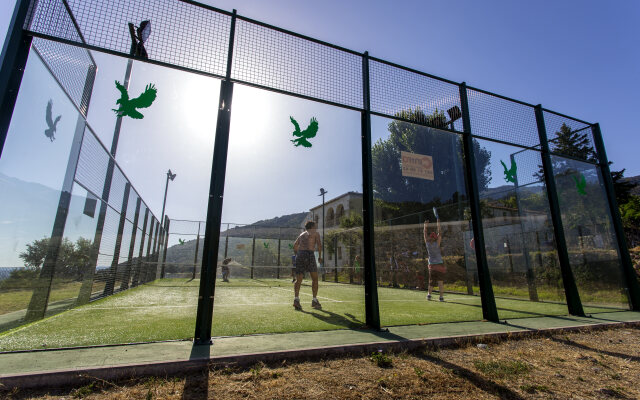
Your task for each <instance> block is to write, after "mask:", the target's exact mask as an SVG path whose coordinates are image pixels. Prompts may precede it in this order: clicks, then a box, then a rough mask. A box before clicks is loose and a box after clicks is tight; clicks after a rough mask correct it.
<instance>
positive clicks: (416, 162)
mask: <svg viewBox="0 0 640 400" xmlns="http://www.w3.org/2000/svg"><path fill="white" fill-rule="evenodd" d="M400 153H401V154H400V157H401V158H402V176H409V177H412V178H420V179H428V180H430V181H432V180H433V179H434V178H433V159H432V158H431V156H425V155H423V154H416V153H409V152H406V151H402V152H400Z"/></svg>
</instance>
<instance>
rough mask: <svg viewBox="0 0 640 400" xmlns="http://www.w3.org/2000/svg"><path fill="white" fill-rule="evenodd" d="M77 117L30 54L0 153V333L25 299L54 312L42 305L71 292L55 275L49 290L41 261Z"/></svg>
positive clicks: (15, 320) (20, 312) (12, 323)
mask: <svg viewBox="0 0 640 400" xmlns="http://www.w3.org/2000/svg"><path fill="white" fill-rule="evenodd" d="M79 115H80V114H79V113H78V111H77V110H76V108H75V107H74V106H73V104H72V103H71V101H70V100H69V98H68V97H67V96H66V95H65V94H64V92H63V91H62V89H61V88H60V87H59V86H58V84H57V83H56V82H55V80H54V79H53V77H52V76H51V75H50V74H49V73H48V71H47V70H46V68H45V66H44V65H43V63H42V61H41V59H40V57H39V56H38V55H37V54H36V53H35V52H32V54H31V55H30V57H29V59H28V62H27V65H26V68H25V72H24V76H23V78H22V84H21V87H20V92H19V93H18V97H17V101H16V105H15V108H14V112H13V116H12V118H11V124H10V126H9V131H8V134H7V137H6V141H5V143H4V148H3V151H2V158H0V204H2V207H0V221H1V222H0V332H3V331H6V330H8V329H10V328H13V327H16V326H18V325H20V324H22V323H24V318H25V315H26V313H27V309H28V308H29V306H30V304H31V308H32V309H33V311H34V312H35V313H36V314H38V315H39V316H43V315H44V313H46V315H51V314H52V313H55V312H58V311H59V309H58V308H52V309H47V308H46V304H47V303H48V302H61V301H65V300H66V297H67V294H69V293H70V292H72V291H73V290H74V289H73V288H71V287H70V286H73V285H72V284H71V285H68V284H67V283H63V282H62V281H60V279H58V278H59V275H58V277H56V278H54V279H53V281H52V282H53V283H54V287H55V290H54V291H55V292H54V293H50V292H49V288H50V286H49V280H50V279H49V277H48V276H44V275H45V274H46V273H45V274H43V272H42V267H43V263H44V258H45V254H46V251H47V249H48V246H49V244H50V238H51V235H52V230H53V222H54V220H55V217H56V212H57V210H58V204H59V201H60V195H61V190H62V185H63V180H64V176H65V172H66V170H67V162H68V160H69V153H70V150H71V144H72V140H73V137H74V133H75V130H76V123H77V121H78V117H79ZM48 120H50V121H49V122H51V125H49V124H48V123H47V121H48ZM68 247H69V246H67V248H68ZM54 274H55V269H54ZM34 288H39V289H41V290H39V291H37V293H38V295H37V297H38V298H37V299H35V300H37V301H34V302H33V303H32V300H33V293H34ZM47 296H48V301H47ZM34 307H35V309H34ZM4 348H5V345H4V344H3V343H2V342H1V341H0V349H4Z"/></svg>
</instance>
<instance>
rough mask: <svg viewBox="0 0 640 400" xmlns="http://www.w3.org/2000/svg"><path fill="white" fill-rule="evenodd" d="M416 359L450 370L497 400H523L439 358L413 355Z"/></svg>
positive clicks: (503, 388)
mask: <svg viewBox="0 0 640 400" xmlns="http://www.w3.org/2000/svg"><path fill="white" fill-rule="evenodd" d="M415 356H416V357H418V358H420V359H423V360H425V361H428V362H430V363H433V364H436V365H437V366H439V367H443V368H447V369H450V370H451V371H453V373H454V374H455V375H457V376H459V377H461V378H463V379H466V380H468V381H469V382H471V383H472V384H473V385H474V386H475V387H477V388H478V389H480V390H483V391H485V392H487V393H489V394H492V395H494V396H498V398H500V399H505V400H524V397H522V396H520V395H519V394H518V393H516V392H514V391H513V390H511V389H509V388H508V387H506V386H502V385H500V384H498V383H496V382H494V381H492V380H489V379H485V378H483V377H482V376H480V375H479V374H477V373H475V372H473V371H471V370H469V369H466V368H464V367H461V366H459V365H456V364H453V363H450V362H448V361H445V360H443V359H441V358H438V357H434V356H430V355H427V354H420V353H416V354H415Z"/></svg>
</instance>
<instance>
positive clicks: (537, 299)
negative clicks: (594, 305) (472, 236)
mask: <svg viewBox="0 0 640 400" xmlns="http://www.w3.org/2000/svg"><path fill="white" fill-rule="evenodd" d="M477 143H478V144H479V147H478V148H476V158H478V159H479V160H480V159H481V160H485V159H486V160H487V162H486V163H485V166H484V169H482V170H480V169H479V171H480V172H479V174H478V175H479V176H478V180H479V182H482V183H483V184H484V186H483V187H482V190H481V192H480V204H481V209H482V227H483V232H484V238H485V248H486V253H487V262H488V264H489V272H490V275H491V282H492V285H493V293H494V295H495V297H496V305H497V307H498V313H499V316H500V318H522V317H534V316H539V315H565V314H567V313H568V309H567V306H566V297H565V294H564V286H563V283H562V274H561V270H560V263H559V260H558V253H557V250H556V245H555V240H554V236H553V224H552V221H551V216H550V211H549V199H548V196H547V191H546V187H545V184H544V173H543V171H542V158H541V155H540V153H539V152H538V151H535V150H523V149H521V148H518V147H513V146H507V145H504V144H500V143H494V142H490V141H486V140H477Z"/></svg>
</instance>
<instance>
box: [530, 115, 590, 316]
mask: <svg viewBox="0 0 640 400" xmlns="http://www.w3.org/2000/svg"><path fill="white" fill-rule="evenodd" d="M535 114H536V123H537V124H538V135H539V136H540V148H541V150H542V152H541V153H542V154H541V156H542V169H543V171H544V180H545V184H546V186H547V195H548V197H549V211H550V212H551V221H552V222H553V233H554V235H555V239H556V247H557V250H558V259H559V260H560V272H561V274H562V284H563V285H564V293H565V296H566V298H567V308H568V309H569V313H570V314H572V315H579V316H584V310H583V309H582V302H581V301H580V294H579V293H578V288H577V286H576V281H575V279H574V277H573V272H572V271H571V262H570V260H569V250H568V248H567V240H566V238H565V236H564V226H563V224H562V214H561V211H560V203H559V202H558V189H557V188H556V181H555V178H554V174H553V164H552V163H551V153H550V151H549V142H548V141H547V127H546V125H545V122H544V115H543V113H542V106H541V105H540V104H538V105H537V106H536V107H535Z"/></svg>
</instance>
